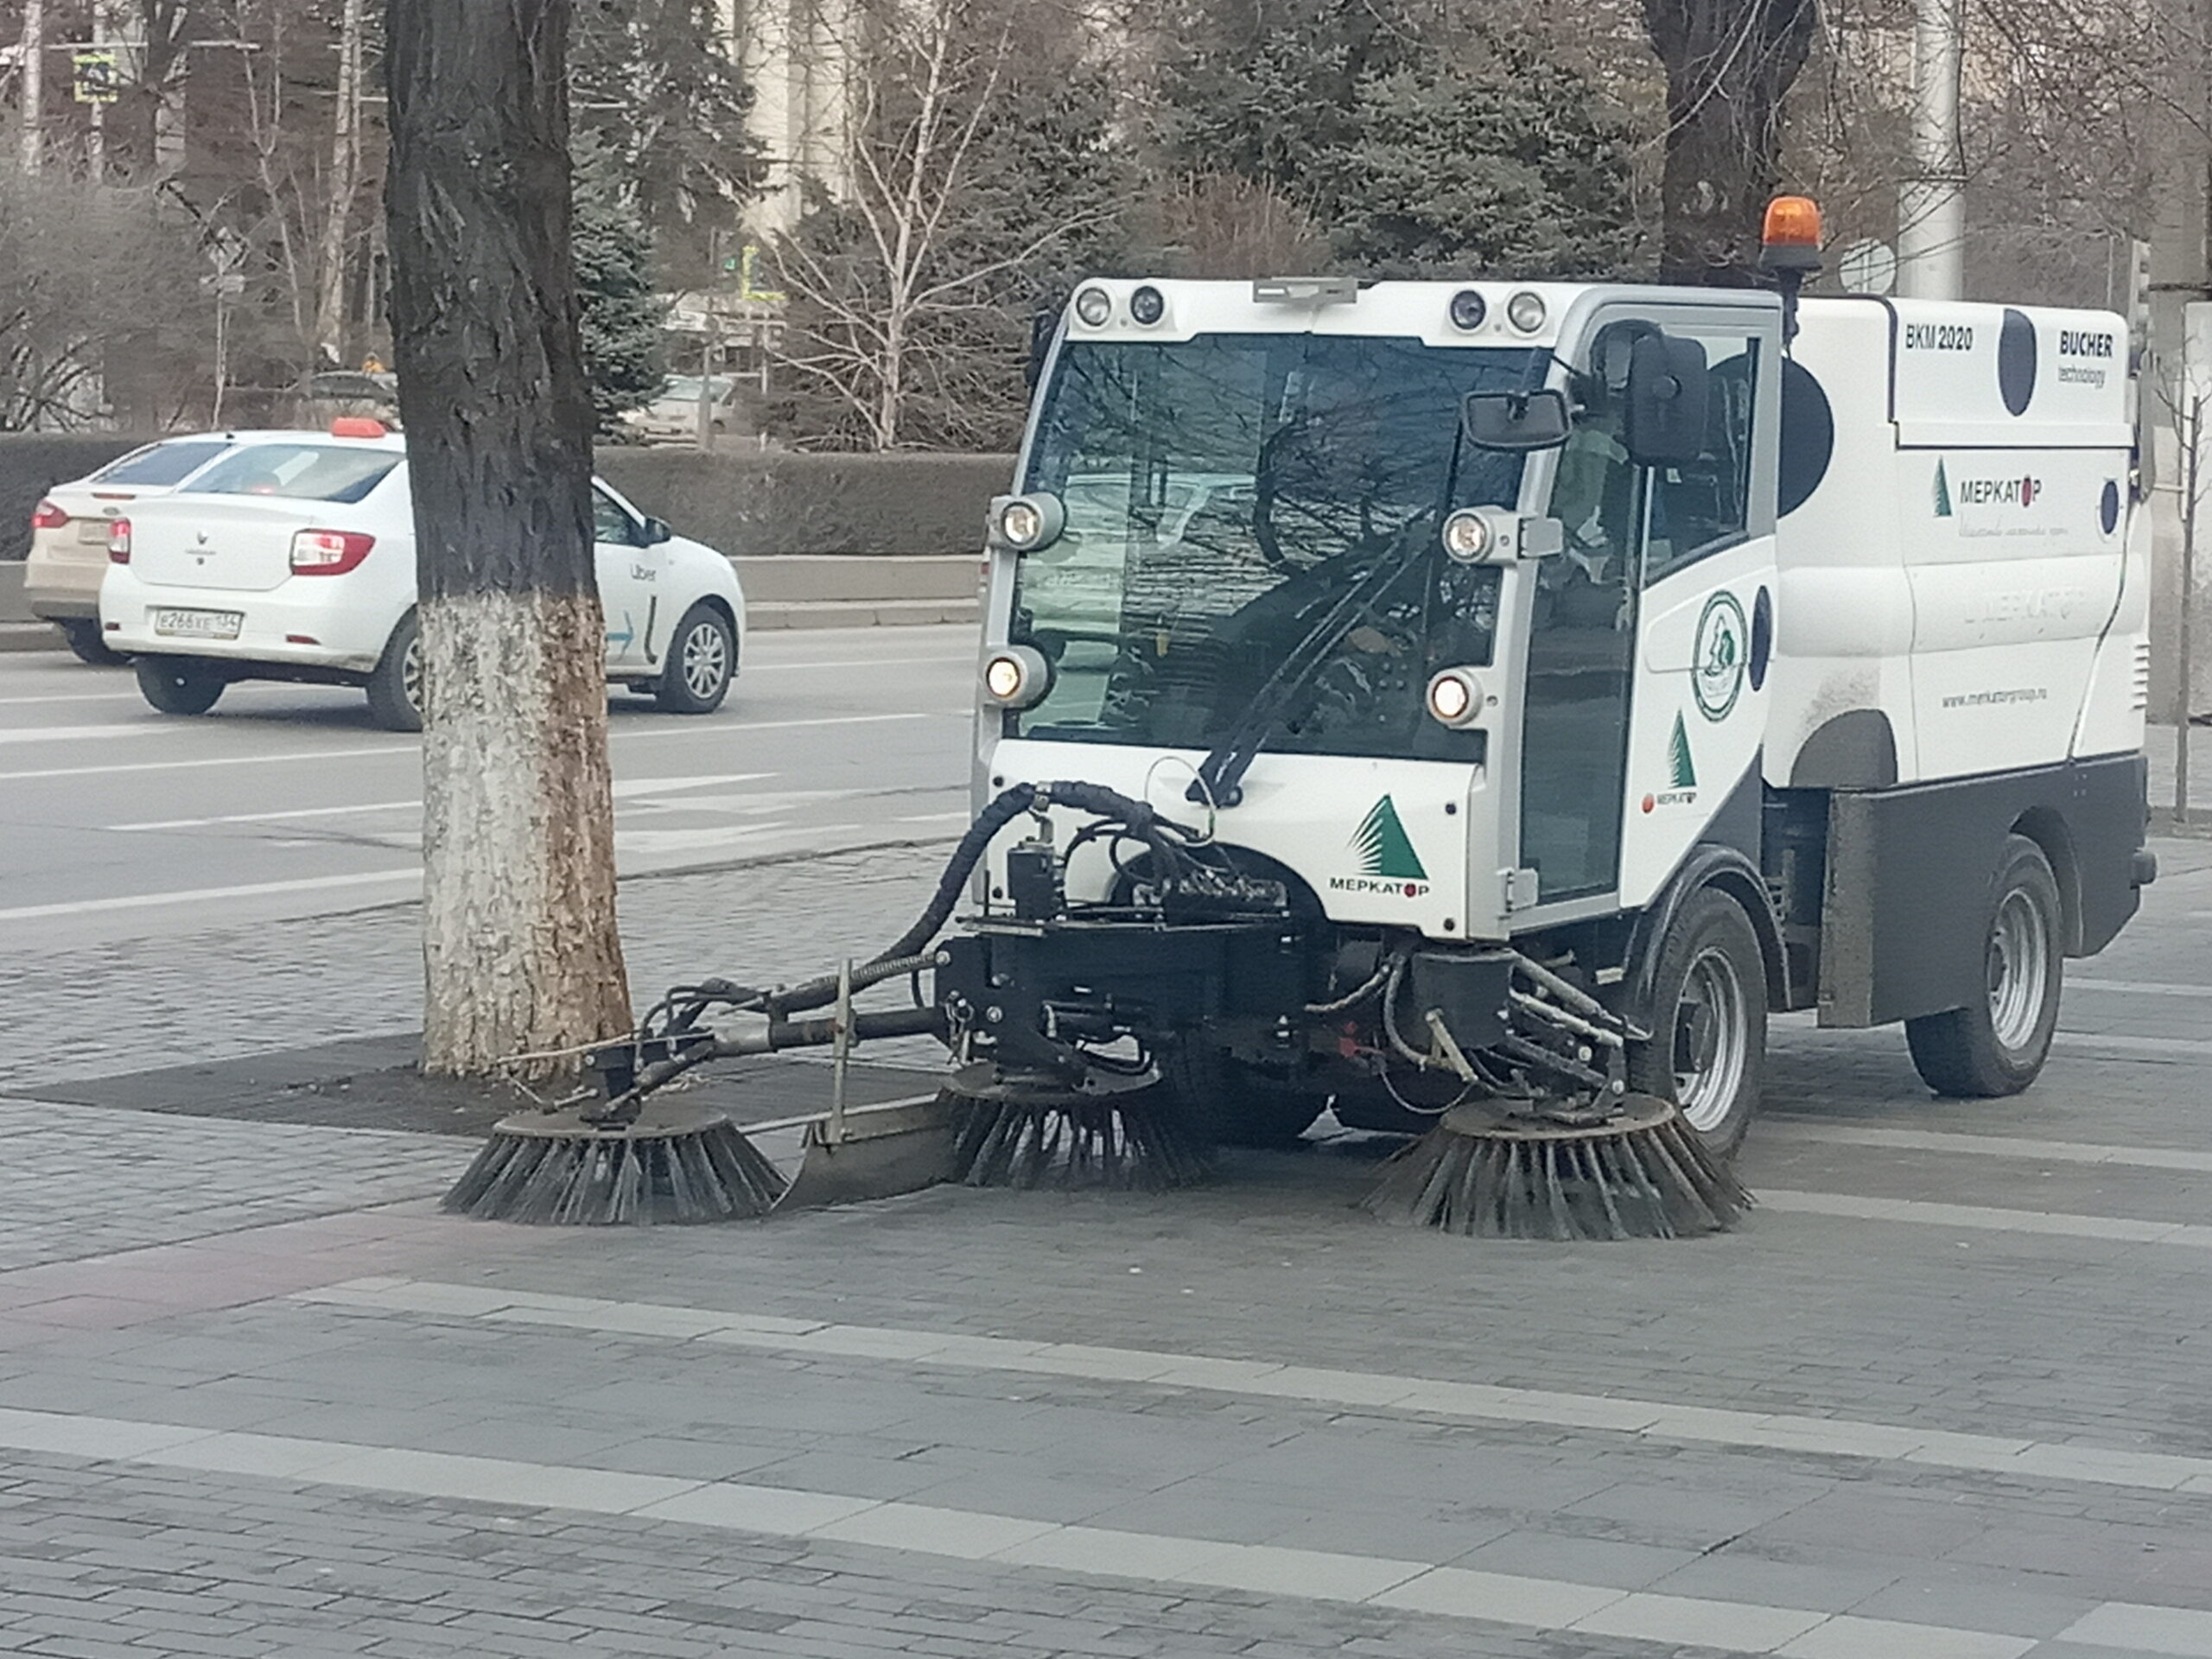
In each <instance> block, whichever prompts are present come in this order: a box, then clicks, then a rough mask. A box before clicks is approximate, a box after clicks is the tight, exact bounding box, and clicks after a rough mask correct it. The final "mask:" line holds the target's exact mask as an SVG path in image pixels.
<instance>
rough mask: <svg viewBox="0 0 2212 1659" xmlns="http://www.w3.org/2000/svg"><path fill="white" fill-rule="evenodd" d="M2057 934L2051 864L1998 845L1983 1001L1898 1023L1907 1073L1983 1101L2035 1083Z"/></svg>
mask: <svg viewBox="0 0 2212 1659" xmlns="http://www.w3.org/2000/svg"><path fill="white" fill-rule="evenodd" d="M2064 927H2065V911H2064V910H2063V907H2062V906H2060V904H2059V899H2058V878H2057V877H2056V876H2055V875H2053V874H2051V869H2050V860H2049V859H2047V858H2045V857H2044V854H2043V849H2042V848H2040V847H2038V846H2037V845H2036V843H2035V842H2032V841H2030V840H2029V839H2028V838H2027V837H2026V836H2006V837H2005V856H2004V858H2003V860H2002V861H2000V862H1999V865H1998V867H1997V874H1996V879H1995V880H1994V881H1993V884H1992V886H1991V888H1990V899H1989V909H1988V912H1987V915H1986V918H1985V922H1984V933H1983V938H1984V939H1985V941H1986V943H1985V944H1984V947H1983V950H1984V960H1985V961H1986V963H1987V973H1988V995H1986V996H1984V997H1980V998H1977V999H1976V1000H1975V1001H1973V1002H1971V1003H1969V1004H1967V1006H1966V1007H1963V1008H1953V1009H1951V1010H1950V1011H1949V1012H1948V1013H1947V1014H1926V1015H1923V1017H1922V1018H1920V1019H1917V1020H1906V1021H1905V1022H1904V1039H1905V1043H1906V1045H1907V1046H1909V1047H1910V1049H1911V1050H1912V1064H1913V1069H1914V1070H1915V1071H1918V1072H1919V1073H1920V1077H1921V1080H1922V1081H1923V1083H1925V1084H1927V1085H1928V1086H1929V1088H1930V1089H1933V1090H1935V1091H1936V1093H1937V1094H1939V1095H1954V1096H1960V1097H1961V1098H1965V1099H1969V1100H1972V1099H1988V1098H1992V1097H1994V1096H1999V1095H2017V1094H2018V1093H2019V1092H2020V1090H2023V1089H2024V1088H2026V1087H2027V1086H2028V1085H2029V1084H2031V1083H2033V1082H2034V1081H2035V1080H2036V1078H2037V1076H2038V1075H2039V1074H2040V1073H2041V1072H2042V1071H2043V1063H2044V1060H2045V1059H2046V1058H2049V1056H2050V1039H2051V1035H2052V1033H2054V1032H2056V1030H2057V1029H2058V995H2059V984H2060V980H2061V978H2062V977H2063V974H2064V970H2065V957H2066V951H2065V944H2064V938H2065V934H2064Z"/></svg>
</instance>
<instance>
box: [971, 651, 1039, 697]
mask: <svg viewBox="0 0 2212 1659" xmlns="http://www.w3.org/2000/svg"><path fill="white" fill-rule="evenodd" d="M1051 683H1052V670H1051V668H1050V667H1049V666H1048V665H1047V664H1046V661H1045V658H1044V657H1043V656H1042V655H1041V654H1040V653H1039V652H1036V651H1033V650H1032V649H1031V648H1030V647H1029V646H1027V645H1003V646H1001V647H1000V648H999V649H998V650H996V651H995V652H992V653H991V654H990V655H989V656H988V657H986V658H984V659H983V696H985V697H987V698H988V699H989V700H990V701H991V702H995V703H996V704H998V705H999V707H1000V708H1001V709H1027V708H1028V707H1029V705H1030V704H1032V703H1033V702H1036V701H1037V700H1038V699H1039V697H1041V696H1044V695H1045V690H1046V687H1047V686H1048V685H1049V684H1051Z"/></svg>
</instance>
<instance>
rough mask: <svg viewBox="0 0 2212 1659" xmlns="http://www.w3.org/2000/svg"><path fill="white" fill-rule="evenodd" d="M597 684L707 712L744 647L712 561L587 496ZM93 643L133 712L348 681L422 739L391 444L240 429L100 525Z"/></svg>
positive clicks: (406, 550) (396, 726)
mask: <svg viewBox="0 0 2212 1659" xmlns="http://www.w3.org/2000/svg"><path fill="white" fill-rule="evenodd" d="M592 506H593V514H594V530H595V540H596V552H597V567H598V575H599V596H600V604H601V607H602V608H603V609H604V611H605V612H606V615H607V679H608V680H609V681H610V682H611V683H614V684H618V685H625V686H627V687H629V688H630V689H631V690H635V691H642V692H646V693H649V694H650V695H651V696H652V697H653V698H654V699H655V700H656V701H657V702H658V703H659V704H660V706H661V707H662V708H663V709H668V710H670V711H671V712H672V713H676V714H686V715H703V714H707V713H709V712H711V711H712V710H713V709H716V708H718V707H720V706H721V701H722V699H723V697H724V696H726V695H728V690H729V687H730V682H731V681H732V680H733V679H734V677H736V674H737V665H738V661H739V658H740V655H741V652H742V650H743V647H744V641H745V595H744V593H743V592H742V590H741V588H739V586H738V581H737V573H736V572H735V571H734V569H732V568H731V565H730V562H729V561H728V559H726V558H724V557H723V556H721V554H720V553H717V552H715V550H714V549H712V548H710V547H706V546H703V545H702V544H701V543H697V542H693V541H687V540H685V539H684V538H683V537H680V536H677V535H674V534H672V533H671V531H670V530H669V528H668V526H667V525H666V524H663V523H661V522H660V520H658V519H657V518H647V517H645V515H644V514H642V513H640V512H638V511H637V509H635V508H634V507H632V505H630V504H629V503H628V502H626V501H625V500H624V499H622V498H621V497H620V496H619V495H617V494H616V493H614V492H613V490H611V489H609V488H607V486H606V485H604V484H602V483H600V482H598V481H597V480H594V481H593V484H592ZM108 557H109V561H110V563H109V566H108V571H107V575H106V577H105V580H104V581H103V582H101V584H100V595H99V613H100V630H101V639H102V641H103V643H105V645H107V646H108V647H109V648H110V649H111V650H113V651H116V652H120V653H122V654H123V655H124V656H127V657H129V658H132V659H133V663H134V665H135V666H136V668H137V673H138V685H139V689H140V690H142V691H143V692H144V693H145V696H146V701H147V702H149V703H151V704H152V705H153V706H154V707H155V708H156V709H160V710H162V712H163V713H164V714H172V715H199V714H205V713H206V712H207V710H208V709H211V708H213V706H214V704H215V700H216V699H217V698H218V697H219V696H222V694H223V688H224V687H225V686H226V685H228V684H230V683H232V681H234V680H299V681H308V682H310V683H319V684H326V685H332V684H334V685H358V686H360V687H363V688H364V689H365V690H367V692H368V694H369V709H370V711H371V713H372V715H373V717H374V718H375V719H376V721H377V722H378V724H379V725H383V726H386V727H389V728H392V729H393V730H396V731H415V730H418V729H420V728H421V726H422V721H423V715H422V696H421V690H422V652H421V649H420V647H419V645H417V644H416V622H415V523H414V508H413V504H412V502H411V501H410V499H409V494H408V487H407V454H406V446H405V444H404V442H403V441H402V440H401V439H400V438H399V437H398V436H397V435H391V434H388V433H386V432H385V430H384V429H383V428H382V427H380V426H378V423H376V422H374V421H370V420H342V421H339V422H335V423H334V424H333V427H332V429H331V430H330V431H329V432H250V433H240V434H238V435H237V447H236V448H233V449H232V450H231V452H230V453H229V454H226V455H225V456H224V457H223V458H222V459H221V460H220V461H217V462H216V463H215V464H214V465H213V466H212V467H208V468H207V470H206V471H204V472H202V473H200V474H198V475H197V476H196V477H194V478H193V479H192V480H190V481H189V482H188V485H187V486H186V487H185V488H184V489H183V490H181V491H179V492H178V493H175V494H174V495H169V496H166V497H163V498H162V499H159V500H152V501H142V502H133V503H132V504H131V510H130V515H129V516H128V517H127V518H117V519H115V520H114V521H113V523H112V526H111V540H110V543H109V551H108Z"/></svg>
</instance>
